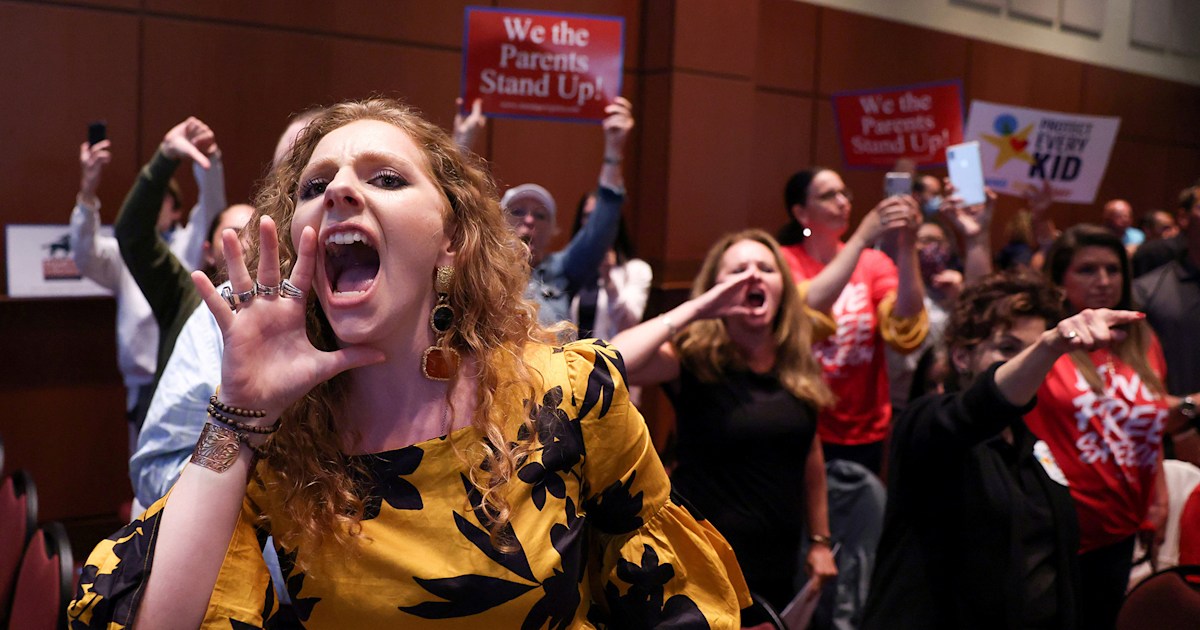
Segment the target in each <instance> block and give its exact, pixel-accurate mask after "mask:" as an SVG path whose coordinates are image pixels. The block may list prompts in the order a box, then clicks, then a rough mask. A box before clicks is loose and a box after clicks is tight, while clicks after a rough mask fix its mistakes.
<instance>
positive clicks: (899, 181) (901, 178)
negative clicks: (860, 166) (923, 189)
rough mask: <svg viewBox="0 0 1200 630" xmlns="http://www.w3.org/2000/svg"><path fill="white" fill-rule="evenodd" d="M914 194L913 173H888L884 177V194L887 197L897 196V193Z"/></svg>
mask: <svg viewBox="0 0 1200 630" xmlns="http://www.w3.org/2000/svg"><path fill="white" fill-rule="evenodd" d="M911 194H912V175H911V174H909V173H888V174H887V175H886V176H884V178H883V195H884V196H885V197H895V196H896V195H911Z"/></svg>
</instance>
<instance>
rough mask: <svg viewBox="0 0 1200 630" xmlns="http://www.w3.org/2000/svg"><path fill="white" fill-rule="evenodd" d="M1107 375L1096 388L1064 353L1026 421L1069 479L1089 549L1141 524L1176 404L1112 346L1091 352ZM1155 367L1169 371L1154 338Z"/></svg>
mask: <svg viewBox="0 0 1200 630" xmlns="http://www.w3.org/2000/svg"><path fill="white" fill-rule="evenodd" d="M1090 356H1091V359H1092V363H1093V364H1095V365H1096V369H1097V370H1098V371H1099V373H1100V380H1101V382H1103V383H1104V389H1105V391H1104V394H1103V395H1099V394H1096V393H1095V392H1093V391H1092V389H1091V387H1090V386H1088V384H1087V381H1085V380H1084V379H1083V374H1082V373H1080V372H1079V370H1078V369H1076V367H1075V364H1074V363H1072V362H1071V357H1070V356H1069V355H1063V356H1062V357H1059V359H1058V361H1057V362H1055V364H1054V368H1053V369H1051V371H1050V375H1049V376H1047V377H1046V380H1045V381H1044V382H1043V383H1042V386H1041V388H1040V389H1038V394H1037V406H1036V407H1034V409H1033V411H1031V412H1029V414H1028V415H1027V416H1025V424H1026V425H1027V426H1028V427H1029V429H1030V430H1032V431H1033V432H1034V433H1035V434H1036V435H1037V436H1038V437H1040V438H1042V439H1043V440H1045V442H1046V444H1047V445H1049V447H1050V451H1051V452H1052V453H1053V454H1054V459H1055V460H1056V461H1057V462H1058V465H1059V467H1060V468H1062V471H1063V474H1065V475H1066V477H1067V481H1068V482H1070V485H1071V497H1072V498H1073V499H1075V511H1076V513H1077V514H1078V515H1079V550H1080V551H1081V552H1082V551H1091V550H1092V549H1097V548H1099V547H1104V546H1106V545H1110V544H1112V543H1115V542H1118V541H1120V540H1121V539H1123V538H1126V537H1128V536H1130V535H1131V534H1134V533H1136V532H1137V531H1138V529H1139V528H1140V526H1141V524H1142V520H1143V519H1144V518H1145V516H1146V510H1147V509H1148V507H1149V505H1150V498H1151V495H1153V494H1154V478H1155V475H1156V474H1157V473H1158V459H1159V454H1160V452H1161V451H1162V436H1163V427H1164V426H1165V424H1166V420H1167V414H1169V413H1170V408H1169V407H1168V406H1167V402H1166V401H1165V400H1164V399H1163V398H1162V397H1161V396H1158V395H1156V394H1154V393H1153V392H1151V391H1150V390H1149V388H1147V387H1146V386H1145V384H1143V383H1142V379H1141V377H1139V376H1138V374H1137V372H1135V371H1134V370H1133V368H1132V367H1130V366H1128V365H1126V364H1124V363H1122V362H1121V361H1120V360H1119V359H1117V358H1116V357H1115V356H1113V357H1112V361H1113V363H1112V367H1113V370H1112V371H1113V372H1114V373H1113V374H1110V373H1109V371H1110V370H1109V367H1108V365H1109V363H1108V362H1109V351H1108V350H1096V351H1094V352H1092V353H1091V354H1090ZM1147 359H1148V360H1149V363H1150V368H1151V369H1152V370H1154V371H1155V373H1157V374H1158V375H1159V378H1162V377H1163V376H1164V375H1165V374H1166V362H1165V361H1164V360H1163V353H1162V347H1161V346H1160V345H1159V343H1158V339H1157V338H1153V337H1152V338H1151V343H1150V352H1149V356H1148V357H1147Z"/></svg>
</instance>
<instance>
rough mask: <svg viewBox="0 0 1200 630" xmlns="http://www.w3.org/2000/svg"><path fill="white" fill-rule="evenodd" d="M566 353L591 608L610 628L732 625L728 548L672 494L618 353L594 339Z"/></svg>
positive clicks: (736, 605)
mask: <svg viewBox="0 0 1200 630" xmlns="http://www.w3.org/2000/svg"><path fill="white" fill-rule="evenodd" d="M565 354H566V362H567V370H568V374H569V379H570V381H571V384H572V385H571V387H572V389H573V391H574V392H575V398H576V400H577V401H578V404H579V407H578V411H577V413H579V417H580V418H581V424H582V431H583V439H584V444H585V446H586V453H587V455H586V459H585V460H584V478H585V484H586V488H587V489H588V490H587V491H586V493H587V494H586V496H585V498H584V507H585V510H586V512H587V514H588V519H589V521H590V524H591V525H592V527H593V528H594V529H595V532H594V533H595V535H594V536H593V537H592V539H591V540H592V548H591V549H590V555H591V559H590V560H589V562H588V564H587V566H588V571H589V578H590V579H589V582H590V584H591V597H592V604H593V606H592V609H593V612H595V613H596V615H597V618H598V619H599V620H600V621H602V622H603V623H604V625H605V626H607V627H612V628H632V627H662V626H669V627H693V626H699V627H703V626H704V625H707V626H708V627H711V628H731V629H732V628H739V627H740V625H741V609H742V608H745V607H747V606H749V605H750V594H749V589H748V588H747V586H746V582H745V579H744V578H743V577H742V572H741V568H740V567H739V566H738V564H737V560H736V558H735V557H734V554H733V549H732V548H731V547H730V546H729V543H728V542H726V541H725V539H724V538H723V537H722V536H721V534H720V533H719V532H717V530H716V529H715V528H714V527H713V526H712V525H711V524H710V523H709V522H708V521H705V520H704V519H703V517H701V516H700V515H699V514H694V513H693V512H691V511H689V510H688V509H687V508H686V506H685V503H684V501H683V500H682V499H679V498H678V497H676V496H673V495H672V492H671V482H670V479H669V478H668V477H667V473H666V471H665V470H664V469H663V466H662V462H661V461H659V459H658V454H657V453H656V452H655V450H654V446H653V444H652V443H651V442H650V433H649V431H648V430H647V428H646V423H645V420H644V419H643V418H642V415H641V413H640V412H638V410H637V409H636V408H635V407H634V406H633V405H632V404H630V402H629V393H628V391H627V389H626V385H625V373H624V371H625V370H624V363H623V362H622V360H621V356H620V354H619V353H618V352H617V351H616V350H615V349H614V348H612V347H610V346H608V345H607V344H605V343H604V342H602V341H594V342H586V343H584V342H580V343H576V344H570V345H568V346H567V348H566V350H565ZM647 589H649V592H647ZM647 596H650V597H651V598H652V600H651V601H653V602H656V603H655V605H654V606H651V607H647V606H646V601H645V598H646V597H647ZM651 609H653V610H651Z"/></svg>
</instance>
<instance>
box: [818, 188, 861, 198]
mask: <svg viewBox="0 0 1200 630" xmlns="http://www.w3.org/2000/svg"><path fill="white" fill-rule="evenodd" d="M838 195H841V196H843V197H845V198H846V201H854V193H853V192H852V191H851V190H850V189H849V188H835V189H833V190H827V191H825V192H823V193H821V194H819V195H817V200H818V201H833V200H834V199H836V198H837V196H838Z"/></svg>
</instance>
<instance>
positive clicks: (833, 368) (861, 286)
mask: <svg viewBox="0 0 1200 630" xmlns="http://www.w3.org/2000/svg"><path fill="white" fill-rule="evenodd" d="M841 247H844V246H839V250H840V248H841ZM783 256H784V259H785V260H787V263H788V265H789V266H790V267H791V269H792V274H793V275H794V276H795V277H796V281H797V282H799V281H802V280H807V279H809V278H812V277H813V276H816V275H817V274H818V273H820V272H821V270H822V269H824V268H825V264H824V263H821V262H818V261H816V260H814V259H813V258H812V257H811V256H809V255H808V252H807V251H805V250H804V246H803V245H799V244H797V245H789V246H786V247H784V248H783ZM899 284H900V279H899V274H898V273H897V272H896V264H895V263H893V262H892V259H890V258H888V257H887V255H886V254H884V253H882V252H879V251H876V250H873V249H868V250H865V251H863V253H862V255H861V256H859V258H858V264H857V265H855V267H854V273H852V274H851V275H850V281H849V282H847V283H846V287H845V288H844V289H842V293H841V295H839V296H838V299H837V302H835V303H834V305H833V321H835V322H837V332H836V333H834V334H833V335H832V336H830V337H829V338H828V339H825V340H823V341H819V342H817V343H815V344H813V353H814V354H816V356H817V359H818V360H819V361H820V362H821V366H822V368H824V370H825V382H826V383H828V384H829V388H830V389H831V390H833V393H834V395H836V396H837V404H836V405H835V406H834V407H833V408H832V409H827V410H823V411H821V413H820V414H819V415H818V417H817V429H818V433H819V434H820V436H821V441H823V442H828V443H830V444H849V445H852V444H869V443H872V442H879V441H881V440H883V439H885V438H887V435H888V429H889V427H890V425H891V421H892V403H891V400H890V399H889V398H888V378H887V360H886V357H885V356H884V352H883V339H882V338H881V337H880V336H879V321H878V319H879V314H878V313H879V303H880V302H882V301H883V298H885V297H887V295H888V294H889V293H894V292H895V291H896V287H897V286H898V285H899Z"/></svg>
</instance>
